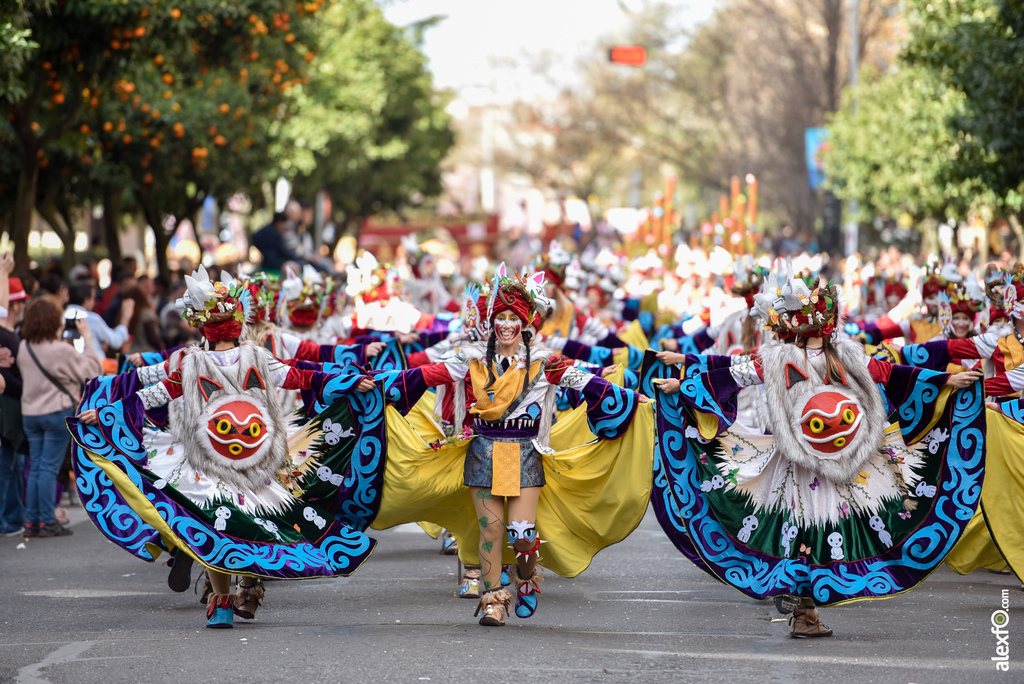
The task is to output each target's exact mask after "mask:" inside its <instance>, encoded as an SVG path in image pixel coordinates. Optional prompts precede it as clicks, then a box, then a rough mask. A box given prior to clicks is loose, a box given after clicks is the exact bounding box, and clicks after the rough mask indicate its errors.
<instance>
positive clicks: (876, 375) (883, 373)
mask: <svg viewBox="0 0 1024 684" xmlns="http://www.w3.org/2000/svg"><path fill="white" fill-rule="evenodd" d="M868 372H869V373H871V379H872V380H874V381H875V382H878V383H881V384H883V385H884V384H886V383H888V382H889V377H890V376H891V375H892V364H889V363H885V362H884V361H879V360H878V359H874V358H873V359H871V360H869V361H868Z"/></svg>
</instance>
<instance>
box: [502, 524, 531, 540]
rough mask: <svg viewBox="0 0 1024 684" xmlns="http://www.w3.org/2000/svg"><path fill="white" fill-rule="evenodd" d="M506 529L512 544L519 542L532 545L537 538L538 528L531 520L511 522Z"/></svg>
mask: <svg viewBox="0 0 1024 684" xmlns="http://www.w3.org/2000/svg"><path fill="white" fill-rule="evenodd" d="M505 529H506V530H507V531H508V541H509V543H511V544H515V543H516V542H517V541H525V542H527V543H529V544H532V543H533V542H534V540H535V539H536V538H537V528H536V527H535V526H534V524H533V523H532V522H530V521H529V520H519V521H516V520H512V521H509V524H508V526H507V527H506V528H505Z"/></svg>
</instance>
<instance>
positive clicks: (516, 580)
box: [509, 565, 544, 594]
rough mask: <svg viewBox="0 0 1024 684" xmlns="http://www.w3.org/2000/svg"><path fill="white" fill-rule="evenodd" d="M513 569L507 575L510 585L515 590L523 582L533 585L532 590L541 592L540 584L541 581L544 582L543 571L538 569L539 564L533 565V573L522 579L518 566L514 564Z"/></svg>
mask: <svg viewBox="0 0 1024 684" xmlns="http://www.w3.org/2000/svg"><path fill="white" fill-rule="evenodd" d="M513 570H514V572H512V573H511V574H510V575H509V577H510V579H511V580H512V586H514V587H515V588H516V591H518V590H519V587H521V586H523V585H524V584H529V585H530V586H531V587H533V591H535V592H537V593H538V594H539V593H541V591H540V585H541V583H542V582H544V573H542V572H541V571H540V566H539V565H535V566H534V567H533V574H532V575H530V577H529V578H528V579H523V578H522V577H520V576H519V566H516V567H515V568H513Z"/></svg>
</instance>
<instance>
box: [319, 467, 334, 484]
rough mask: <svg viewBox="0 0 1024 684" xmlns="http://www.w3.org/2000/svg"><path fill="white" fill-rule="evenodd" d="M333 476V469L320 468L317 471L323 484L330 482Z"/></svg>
mask: <svg viewBox="0 0 1024 684" xmlns="http://www.w3.org/2000/svg"><path fill="white" fill-rule="evenodd" d="M332 475H334V473H332V472H331V469H330V468H328V467H327V466H320V467H319V468H317V469H316V476H317V477H318V478H319V479H320V481H321V482H327V481H329V480H330V479H331V476H332Z"/></svg>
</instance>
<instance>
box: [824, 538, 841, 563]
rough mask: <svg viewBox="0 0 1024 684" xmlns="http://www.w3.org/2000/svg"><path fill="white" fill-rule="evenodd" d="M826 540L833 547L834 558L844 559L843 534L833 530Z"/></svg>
mask: <svg viewBox="0 0 1024 684" xmlns="http://www.w3.org/2000/svg"><path fill="white" fill-rule="evenodd" d="M825 541H827V542H828V545H829V546H831V547H832V560H843V557H844V556H843V535H841V534H839V533H838V532H833V533H832V534H830V535H828V539H826V540H825Z"/></svg>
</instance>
